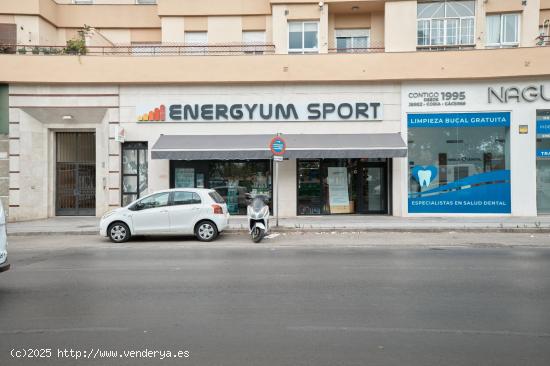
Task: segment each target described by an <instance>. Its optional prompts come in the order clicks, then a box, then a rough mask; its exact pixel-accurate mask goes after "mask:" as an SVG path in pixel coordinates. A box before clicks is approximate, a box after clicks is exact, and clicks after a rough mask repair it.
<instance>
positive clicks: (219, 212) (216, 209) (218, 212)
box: [212, 205, 223, 215]
mask: <svg viewBox="0 0 550 366" xmlns="http://www.w3.org/2000/svg"><path fill="white" fill-rule="evenodd" d="M212 208H213V209H214V215H223V209H222V206H220V205H212Z"/></svg>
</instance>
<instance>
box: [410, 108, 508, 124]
mask: <svg viewBox="0 0 550 366" xmlns="http://www.w3.org/2000/svg"><path fill="white" fill-rule="evenodd" d="M407 125H408V126H409V128H415V127H424V128H426V127H431V128H433V127H509V126H510V112H487V113H409V114H408V115H407Z"/></svg>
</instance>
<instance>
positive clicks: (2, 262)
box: [0, 203, 10, 272]
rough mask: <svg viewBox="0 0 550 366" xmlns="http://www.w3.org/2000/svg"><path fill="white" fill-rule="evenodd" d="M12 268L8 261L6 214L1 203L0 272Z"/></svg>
mask: <svg viewBox="0 0 550 366" xmlns="http://www.w3.org/2000/svg"><path fill="white" fill-rule="evenodd" d="M8 269H10V264H9V263H8V238H7V236H6V215H5V214H4V207H2V204H1V203H0V272H4V271H7V270H8Z"/></svg>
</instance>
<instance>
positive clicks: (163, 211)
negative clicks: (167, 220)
mask: <svg viewBox="0 0 550 366" xmlns="http://www.w3.org/2000/svg"><path fill="white" fill-rule="evenodd" d="M160 212H161V213H167V212H168V210H162V211H160Z"/></svg>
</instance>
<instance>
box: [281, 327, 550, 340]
mask: <svg viewBox="0 0 550 366" xmlns="http://www.w3.org/2000/svg"><path fill="white" fill-rule="evenodd" d="M287 329H288V330H292V331H302V332H319V331H338V332H366V333H367V332H368V333H434V334H458V335H497V336H516V337H539V338H550V333H537V332H516V331H511V330H476V329H434V328H374V327H336V326H316V325H307V326H290V327H287Z"/></svg>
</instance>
